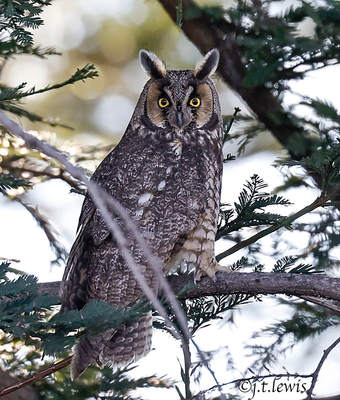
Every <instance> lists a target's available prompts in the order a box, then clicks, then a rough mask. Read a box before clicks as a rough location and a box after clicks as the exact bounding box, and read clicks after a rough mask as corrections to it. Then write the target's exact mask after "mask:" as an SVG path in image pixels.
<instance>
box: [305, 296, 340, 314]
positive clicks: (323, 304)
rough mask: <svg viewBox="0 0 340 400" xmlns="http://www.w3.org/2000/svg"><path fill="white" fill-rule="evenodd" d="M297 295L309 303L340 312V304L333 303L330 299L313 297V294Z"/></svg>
mask: <svg viewBox="0 0 340 400" xmlns="http://www.w3.org/2000/svg"><path fill="white" fill-rule="evenodd" d="M298 297H300V299H302V300H305V301H309V302H310V303H313V304H316V305H318V306H321V307H324V308H327V309H328V310H331V311H334V312H338V313H340V305H338V304H334V303H333V302H332V301H330V300H325V299H320V298H319V297H313V296H298Z"/></svg>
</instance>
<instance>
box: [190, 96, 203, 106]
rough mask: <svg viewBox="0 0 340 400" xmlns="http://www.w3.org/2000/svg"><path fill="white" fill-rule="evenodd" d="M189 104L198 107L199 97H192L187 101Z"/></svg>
mask: <svg viewBox="0 0 340 400" xmlns="http://www.w3.org/2000/svg"><path fill="white" fill-rule="evenodd" d="M189 105H190V106H192V107H199V106H200V105H201V99H200V98H199V97H193V98H192V99H191V100H190V101H189Z"/></svg>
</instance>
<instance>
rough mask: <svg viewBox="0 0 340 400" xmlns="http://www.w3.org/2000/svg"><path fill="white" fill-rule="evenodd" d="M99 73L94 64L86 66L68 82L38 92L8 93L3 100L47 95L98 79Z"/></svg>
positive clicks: (33, 89)
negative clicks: (50, 92)
mask: <svg viewBox="0 0 340 400" xmlns="http://www.w3.org/2000/svg"><path fill="white" fill-rule="evenodd" d="M98 76H99V74H98V71H97V70H96V68H95V66H94V64H86V65H85V67H83V68H81V69H79V68H77V71H76V72H75V73H74V74H73V75H72V76H71V77H70V78H69V79H67V80H66V81H64V82H61V83H56V84H54V85H47V86H45V87H44V88H42V89H38V90H36V89H35V87H33V88H31V89H30V90H28V91H27V92H23V91H21V88H18V90H16V91H15V92H13V93H8V97H7V98H4V99H2V100H20V99H22V98H24V97H28V96H32V95H35V94H41V93H46V92H48V91H50V90H54V89H60V88H62V87H64V86H67V85H72V84H74V83H76V82H79V81H83V82H84V81H85V79H89V78H91V79H93V78H96V77H98Z"/></svg>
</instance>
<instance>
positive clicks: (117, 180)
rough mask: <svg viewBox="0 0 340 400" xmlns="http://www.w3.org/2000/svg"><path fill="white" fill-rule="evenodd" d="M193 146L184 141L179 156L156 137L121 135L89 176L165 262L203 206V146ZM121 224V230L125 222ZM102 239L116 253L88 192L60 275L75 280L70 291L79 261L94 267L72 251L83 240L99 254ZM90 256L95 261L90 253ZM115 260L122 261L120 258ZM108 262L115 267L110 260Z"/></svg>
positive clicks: (204, 177) (81, 243)
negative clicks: (106, 193) (74, 238)
mask: <svg viewBox="0 0 340 400" xmlns="http://www.w3.org/2000/svg"><path fill="white" fill-rule="evenodd" d="M197 147H198V146H190V145H184V144H183V146H182V149H181V154H180V155H179V154H178V151H176V147H175V148H174V146H173V144H171V143H170V142H169V141H168V140H159V138H157V140H156V139H155V138H153V137H152V136H148V137H139V136H137V137H136V136H135V137H134V139H133V140H128V138H124V137H123V139H122V140H121V142H120V143H119V144H118V146H117V147H116V148H115V149H114V150H113V151H112V152H111V153H110V154H109V155H108V156H107V157H106V158H105V159H104V160H103V162H102V163H101V164H100V166H99V167H98V168H97V170H96V171H95V173H94V174H93V177H92V179H93V180H94V181H95V182H98V184H99V185H100V186H101V187H103V189H104V190H106V191H107V192H108V193H109V194H110V195H112V196H113V197H115V198H116V199H117V200H118V201H119V202H120V203H121V204H122V205H123V206H124V207H125V208H126V209H127V211H128V212H129V214H130V216H131V217H132V218H133V219H134V220H135V221H136V224H137V225H138V227H139V230H140V232H141V234H142V236H143V237H144V238H145V239H146V241H147V242H148V243H149V245H150V247H151V249H152V251H153V252H154V254H155V255H156V256H157V257H159V258H160V259H161V261H162V262H163V263H165V262H166V261H167V260H168V259H169V258H170V256H171V253H172V251H173V249H174V247H175V245H176V243H177V242H178V241H180V240H181V239H180V238H181V237H182V236H183V235H185V234H187V233H189V232H190V231H191V230H192V229H193V228H194V227H195V225H196V224H197V221H198V219H199V217H200V215H201V214H202V213H203V212H204V209H205V207H206V204H207V198H208V194H207V193H206V187H205V182H206V180H207V176H206V175H207V173H208V172H207V166H206V161H205V155H204V150H202V149H199V148H197ZM118 222H119V218H118ZM120 225H121V226H122V229H123V230H124V226H123V224H122V223H120ZM125 233H126V234H127V235H129V233H128V232H125ZM130 236H131V235H130ZM108 239H109V240H108ZM104 242H105V243H106V242H107V243H106V249H108V248H111V250H110V252H109V253H112V252H113V251H114V250H115V251H116V244H115V242H114V240H112V239H111V235H110V231H109V229H108V228H107V226H106V224H105V221H104V220H103V218H102V216H101V214H100V212H99V211H98V210H96V209H95V207H94V205H93V203H92V200H91V198H90V197H89V196H88V195H87V196H86V198H85V201H84V204H83V208H82V212H81V216H80V220H79V234H78V239H77V240H76V242H75V244H74V246H73V248H72V250H71V253H70V258H69V259H70V261H69V263H68V265H67V269H66V271H65V275H64V279H71V280H73V281H74V282H73V284H72V291H75V287H74V285H77V282H76V279H75V280H74V279H72V275H74V274H76V275H79V278H80V275H81V273H80V272H79V271H78V272H77V271H76V270H79V264H81V265H82V267H86V268H88V269H91V268H93V269H95V268H96V267H95V265H84V262H85V261H81V258H79V257H78V256H76V253H79V252H80V253H81V251H79V250H80V247H81V246H83V247H84V243H86V251H85V252H86V253H88V252H92V253H96V254H97V257H99V254H100V251H99V249H100V248H102V246H103V243H104ZM133 246H135V245H134V244H132V247H133ZM102 250H103V251H104V249H103V248H102ZM136 251H137V250H136ZM83 253H84V252H83ZM107 253H108V251H107V250H106V251H105V254H107ZM111 257H112V254H111ZM83 258H84V257H82V259H83ZM91 258H92V260H91V261H92V262H93V261H94V260H93V256H92V257H91ZM101 258H106V257H104V256H102V257H101ZM113 259H115V260H116V261H117V262H119V263H121V262H123V263H124V260H122V259H121V257H119V260H118V256H116V257H113ZM108 262H109V260H108ZM109 265H110V266H111V267H110V268H112V269H114V268H115V266H114V265H113V263H112V261H111V262H109ZM83 281H85V280H84V279H83ZM66 297H67V294H66ZM104 297H105V296H104ZM103 299H104V300H105V298H103Z"/></svg>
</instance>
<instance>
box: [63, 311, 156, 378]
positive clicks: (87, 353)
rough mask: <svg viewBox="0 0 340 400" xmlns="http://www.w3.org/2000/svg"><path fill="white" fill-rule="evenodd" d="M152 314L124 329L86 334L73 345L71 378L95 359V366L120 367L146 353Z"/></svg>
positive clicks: (76, 375)
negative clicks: (91, 334)
mask: <svg viewBox="0 0 340 400" xmlns="http://www.w3.org/2000/svg"><path fill="white" fill-rule="evenodd" d="M151 339H152V313H151V311H149V312H148V313H147V314H146V315H145V316H144V317H142V318H139V319H138V320H137V321H134V322H132V323H129V324H127V325H126V327H125V328H124V329H123V330H118V331H117V330H114V329H111V330H109V331H106V332H103V333H101V334H100V335H97V336H92V337H91V336H85V337H83V338H81V339H80V340H79V342H78V343H77V345H76V347H75V351H74V355H73V358H72V362H71V372H70V376H71V379H72V380H74V379H76V378H78V376H80V375H81V374H82V373H83V372H84V371H85V370H86V368H87V367H88V366H89V365H90V364H92V363H93V362H94V361H95V360H97V363H98V365H99V366H100V367H101V368H103V367H104V366H105V365H109V366H111V367H112V368H113V367H122V366H125V365H126V364H128V363H129V362H131V361H137V360H139V359H140V358H141V357H143V356H145V355H146V354H147V353H148V352H149V351H150V348H151Z"/></svg>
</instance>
